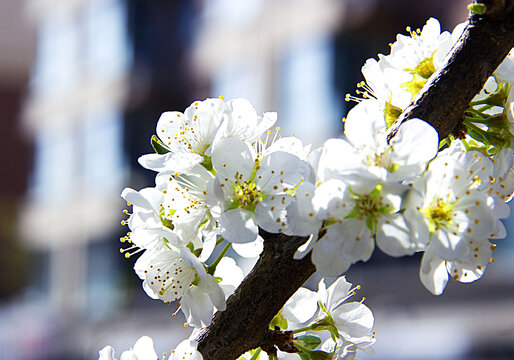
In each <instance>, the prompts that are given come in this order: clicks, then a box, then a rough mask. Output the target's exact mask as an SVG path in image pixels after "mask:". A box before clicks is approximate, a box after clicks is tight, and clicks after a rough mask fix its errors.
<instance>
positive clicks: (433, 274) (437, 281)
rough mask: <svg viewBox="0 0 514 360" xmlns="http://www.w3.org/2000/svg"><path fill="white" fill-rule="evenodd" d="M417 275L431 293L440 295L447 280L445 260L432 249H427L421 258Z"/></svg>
mask: <svg viewBox="0 0 514 360" xmlns="http://www.w3.org/2000/svg"><path fill="white" fill-rule="evenodd" d="M419 277H420V279H421V282H422V283H423V285H425V287H426V288H427V289H428V290H429V291H430V292H431V293H432V294H434V295H441V294H442V293H443V291H444V288H445V287H446V283H447V282H448V271H447V270H446V266H445V261H444V260H443V259H442V258H441V257H440V256H439V255H437V254H436V253H434V252H433V251H431V250H427V251H426V252H425V253H424V254H423V258H422V259H421V266H420V268H419Z"/></svg>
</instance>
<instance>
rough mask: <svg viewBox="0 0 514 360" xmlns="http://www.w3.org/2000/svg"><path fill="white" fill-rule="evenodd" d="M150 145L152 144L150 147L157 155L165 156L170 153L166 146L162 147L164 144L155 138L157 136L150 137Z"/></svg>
mask: <svg viewBox="0 0 514 360" xmlns="http://www.w3.org/2000/svg"><path fill="white" fill-rule="evenodd" d="M150 144H152V147H153V149H154V150H155V152H156V153H157V154H167V153H169V152H170V151H171V150H170V149H168V147H167V146H166V145H164V143H163V142H162V141H161V140H160V139H159V138H158V137H157V135H152V138H151V139H150Z"/></svg>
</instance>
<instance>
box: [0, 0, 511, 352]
mask: <svg viewBox="0 0 514 360" xmlns="http://www.w3.org/2000/svg"><path fill="white" fill-rule="evenodd" d="M468 2H470V1H469V0H465V1H461V0H454V1H445V0H433V1H424V2H414V1H409V0H387V1H386V0H273V1H271V0H244V1H242V0H204V1H200V0H197V1H191V0H182V1H180V0H175V1H158V0H154V1H143V0H141V1H138V0H132V1H129V0H26V1H20V0H1V1H0V115H1V120H0V136H1V141H0V149H1V152H0V154H1V155H0V156H1V159H2V160H1V163H0V165H1V169H2V174H3V176H1V177H0V359H5V360H28V359H42V360H50V359H56V360H57V359H68V360H69V359H97V357H98V356H97V351H98V350H99V349H101V348H102V347H103V346H105V345H107V344H111V345H113V346H114V347H115V349H117V350H118V351H117V354H118V356H119V355H120V353H121V351H122V350H125V349H128V348H129V347H131V346H133V344H134V342H135V341H136V340H137V339H138V338H139V337H140V336H142V335H150V336H152V337H153V339H154V341H155V347H156V350H157V352H158V353H160V354H162V353H167V354H169V351H170V350H171V349H172V348H173V347H174V346H175V345H176V344H177V343H178V342H179V341H181V340H182V339H183V338H185V337H187V336H188V334H189V329H185V328H184V327H183V326H182V324H183V318H180V316H181V315H179V316H177V317H178V318H177V319H174V320H173V321H172V320H171V314H172V312H173V311H174V310H175V308H174V307H170V306H166V305H164V304H163V303H162V302H160V301H155V300H151V299H149V298H148V297H147V296H146V295H145V294H144V292H143V291H142V289H141V284H140V281H139V279H138V278H137V276H136V275H135V274H134V272H133V271H132V266H133V263H134V259H125V258H124V257H123V256H121V255H120V253H119V246H120V244H119V241H118V239H119V237H120V236H123V235H124V234H125V232H126V229H125V228H123V227H122V226H121V225H120V220H121V219H123V218H125V217H126V216H125V215H123V214H122V210H123V208H124V206H125V204H124V202H123V201H122V200H121V198H120V197H119V195H120V193H121V190H122V189H123V188H124V187H125V186H131V187H133V188H136V189H139V188H142V187H145V186H152V185H153V180H154V174H153V173H152V172H150V171H146V170H144V169H142V168H140V167H139V165H138V164H137V158H138V157H139V156H140V155H142V154H144V153H149V152H152V149H151V147H150V145H149V138H150V136H151V135H152V134H153V133H154V131H155V130H154V129H155V125H156V122H157V119H158V118H159V115H160V114H161V113H162V112H163V111H166V110H184V109H185V108H186V107H187V106H188V105H189V104H190V103H192V102H193V101H194V100H196V99H204V98H206V97H218V96H220V95H223V96H224V97H225V99H231V98H235V97H245V98H248V99H249V100H250V102H252V103H253V104H254V105H255V106H256V108H257V111H258V112H259V113H262V112H264V111H278V113H279V121H280V122H279V124H280V126H281V127H282V132H283V133H284V134H285V135H289V134H291V133H293V132H294V133H295V135H296V136H298V137H300V138H301V139H303V140H304V141H305V142H313V143H314V144H315V145H319V144H321V143H322V141H323V139H326V138H327V137H330V136H338V135H340V134H341V133H342V123H341V118H342V117H343V116H344V115H345V114H346V112H347V111H348V109H349V107H351V106H352V104H348V103H345V102H344V101H343V99H344V95H345V94H346V93H348V92H352V93H353V92H354V90H355V85H356V83H357V82H359V81H360V80H362V76H361V74H360V67H361V66H362V64H363V63H364V61H365V60H366V59H367V58H369V57H376V54H377V53H379V52H382V53H388V51H389V47H388V44H389V43H390V42H393V41H394V39H395V34H397V33H404V34H405V33H406V32H405V27H406V26H408V25H409V26H411V27H413V28H417V27H422V26H423V24H424V23H425V21H426V20H427V19H428V18H429V17H430V16H433V17H436V18H438V19H439V20H440V21H441V23H442V27H443V29H449V30H451V29H452V28H453V27H454V26H455V25H456V24H457V23H459V22H462V21H464V20H465V18H466V16H467V10H466V4H467V3H468ZM506 225H507V227H508V228H510V229H509V231H510V232H509V234H512V233H514V232H513V231H514V226H513V221H512V220H510V221H509V222H508V223H507V224H506ZM512 236H513V235H510V239H505V240H501V241H499V243H498V250H497V251H496V263H495V264H492V265H490V266H489V268H488V270H487V272H486V274H485V276H484V277H483V279H482V280H480V282H479V283H478V284H476V283H475V284H467V285H465V284H460V283H456V282H451V283H450V284H449V285H448V287H447V290H446V292H445V294H444V295H443V296H441V297H439V298H436V297H434V296H432V295H431V294H429V293H428V291H426V290H425V289H424V288H423V287H422V285H421V283H420V281H419V279H418V268H419V260H420V258H419V257H417V256H414V257H410V258H402V259H391V258H387V257H385V256H383V255H381V254H380V253H379V252H378V251H377V253H376V254H375V255H374V257H373V258H372V259H371V263H372V264H365V265H364V266H360V265H358V266H354V267H352V269H351V271H350V272H349V273H348V276H347V278H348V280H349V281H351V282H353V283H360V284H361V285H362V286H363V290H362V291H361V295H363V296H366V297H367V301H366V303H367V304H368V305H369V306H370V307H371V308H372V310H373V311H374V313H375V317H376V331H377V343H376V346H375V349H376V355H374V356H372V357H369V358H370V359H375V360H387V359H391V360H392V359H427V360H428V359H443V360H444V359H447V360H460V359H514V277H513V276H512V275H513V272H514V262H513V260H512V259H514V241H513V239H512ZM311 284H317V281H316V279H313V280H312V281H311ZM366 358H368V357H366Z"/></svg>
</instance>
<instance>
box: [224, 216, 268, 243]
mask: <svg viewBox="0 0 514 360" xmlns="http://www.w3.org/2000/svg"><path fill="white" fill-rule="evenodd" d="M219 225H220V228H221V236H223V238H225V240H227V241H228V242H231V243H249V242H252V241H255V240H256V239H257V236H258V233H259V228H258V227H257V224H256V223H255V219H254V214H253V213H251V212H250V211H248V210H245V209H232V210H228V211H225V212H224V213H223V214H221V218H220V220H219Z"/></svg>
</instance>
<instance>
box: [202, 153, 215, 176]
mask: <svg viewBox="0 0 514 360" xmlns="http://www.w3.org/2000/svg"><path fill="white" fill-rule="evenodd" d="M200 164H201V165H202V166H203V167H204V168H205V169H206V170H207V171H210V172H211V173H213V175H216V170H214V167H213V166H212V158H211V157H210V156H207V155H204V156H203V161H202V162H201V163H200Z"/></svg>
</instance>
